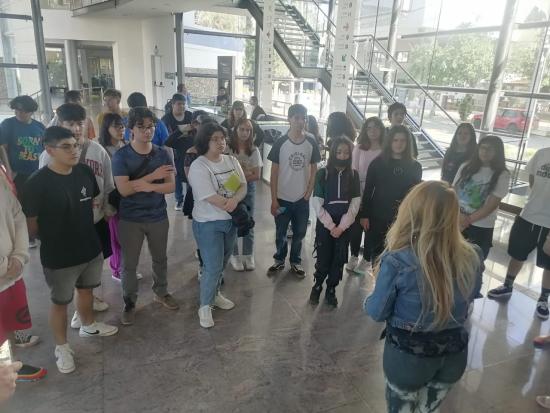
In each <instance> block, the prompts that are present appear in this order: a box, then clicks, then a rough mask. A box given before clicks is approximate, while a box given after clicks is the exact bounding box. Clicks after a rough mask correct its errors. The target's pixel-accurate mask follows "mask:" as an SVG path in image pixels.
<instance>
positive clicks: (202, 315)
mask: <svg viewBox="0 0 550 413" xmlns="http://www.w3.org/2000/svg"><path fill="white" fill-rule="evenodd" d="M199 322H200V324H201V327H202V328H210V327H214V320H213V319H212V309H211V308H210V306H209V305H203V306H202V307H201V308H199Z"/></svg>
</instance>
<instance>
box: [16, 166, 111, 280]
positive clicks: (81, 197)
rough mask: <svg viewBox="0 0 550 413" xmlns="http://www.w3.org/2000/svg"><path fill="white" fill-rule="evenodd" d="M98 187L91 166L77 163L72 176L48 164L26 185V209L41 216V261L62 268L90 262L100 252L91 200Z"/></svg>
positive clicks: (39, 217)
mask: <svg viewBox="0 0 550 413" xmlns="http://www.w3.org/2000/svg"><path fill="white" fill-rule="evenodd" d="M98 194H99V187H98V186H97V182H96V180H95V177H94V173H93V171H92V170H91V169H90V167H89V166H87V165H84V164H78V165H75V166H74V167H73V170H72V172H71V173H70V174H69V175H60V174H58V173H56V172H54V171H52V170H51V169H50V168H48V167H47V166H45V167H44V168H41V169H39V170H38V171H36V172H35V173H33V174H32V175H31V177H30V178H29V179H28V181H27V182H26V183H25V186H24V188H23V212H24V213H25V215H26V216H27V217H29V218H34V217H37V218H38V235H39V236H40V240H41V245H40V260H41V262H42V265H43V266H44V267H46V268H51V269H59V268H67V267H72V266H75V265H80V264H84V263H87V262H89V261H91V260H92V259H94V258H95V257H96V256H97V255H99V253H100V252H101V244H100V242H99V238H98V236H97V232H96V230H95V226H94V214H93V211H92V203H93V199H94V197H96V196H97V195H98Z"/></svg>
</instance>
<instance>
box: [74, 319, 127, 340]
mask: <svg viewBox="0 0 550 413" xmlns="http://www.w3.org/2000/svg"><path fill="white" fill-rule="evenodd" d="M116 333H118V327H115V326H111V325H109V324H105V323H102V322H99V321H94V322H93V323H92V324H90V325H89V326H82V327H80V331H79V332H78V335H79V336H80V337H108V336H113V335H115V334H116Z"/></svg>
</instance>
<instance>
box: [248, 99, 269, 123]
mask: <svg viewBox="0 0 550 413" xmlns="http://www.w3.org/2000/svg"><path fill="white" fill-rule="evenodd" d="M250 105H251V106H252V114H251V115H250V119H252V120H258V117H259V116H265V115H266V113H265V110H263V108H262V107H261V106H260V105H259V104H258V98H257V97H256V96H250Z"/></svg>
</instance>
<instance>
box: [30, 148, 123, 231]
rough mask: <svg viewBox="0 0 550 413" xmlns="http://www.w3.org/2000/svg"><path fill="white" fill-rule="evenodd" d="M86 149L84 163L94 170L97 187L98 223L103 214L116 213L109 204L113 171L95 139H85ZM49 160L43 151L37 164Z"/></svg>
mask: <svg viewBox="0 0 550 413" xmlns="http://www.w3.org/2000/svg"><path fill="white" fill-rule="evenodd" d="M86 143H87V144H88V149H87V150H86V156H85V158H84V163H85V164H86V165H88V166H89V167H90V168H92V171H93V172H94V176H95V180H96V182H97V186H98V187H99V195H98V196H96V197H95V198H94V204H93V208H94V223H96V224H97V223H98V222H99V221H100V220H101V219H102V218H103V217H104V216H105V215H108V216H112V215H114V214H115V213H116V209H115V208H114V207H113V206H112V205H111V204H109V193H110V192H111V191H112V190H113V189H115V183H114V179H113V172H112V168H111V157H110V156H109V154H108V153H107V151H106V150H105V148H103V146H101V145H100V144H99V143H97V142H96V141H92V140H87V141H86ZM49 162H50V155H48V152H46V151H44V152H42V153H41V154H40V158H38V166H39V167H40V168H42V167H44V166H46V165H47V164H48V163H49Z"/></svg>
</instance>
